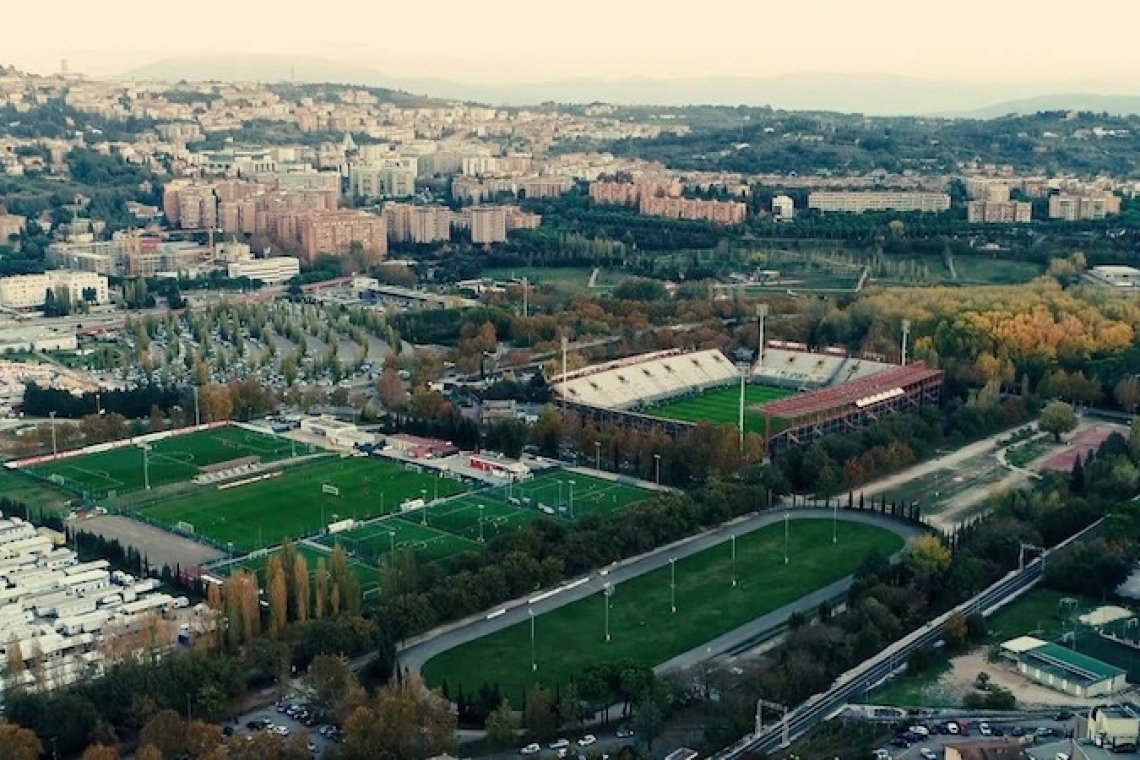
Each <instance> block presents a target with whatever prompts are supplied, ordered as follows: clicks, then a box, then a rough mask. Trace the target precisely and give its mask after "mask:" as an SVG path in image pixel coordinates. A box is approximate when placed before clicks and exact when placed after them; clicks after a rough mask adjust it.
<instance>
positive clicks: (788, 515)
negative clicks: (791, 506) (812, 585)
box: [784, 512, 792, 565]
mask: <svg viewBox="0 0 1140 760" xmlns="http://www.w3.org/2000/svg"><path fill="white" fill-rule="evenodd" d="M791 517H792V514H791V513H790V512H785V513H784V564H785V565H786V564H788V524H789V522H790V521H791Z"/></svg>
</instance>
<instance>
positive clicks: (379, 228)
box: [295, 211, 388, 261]
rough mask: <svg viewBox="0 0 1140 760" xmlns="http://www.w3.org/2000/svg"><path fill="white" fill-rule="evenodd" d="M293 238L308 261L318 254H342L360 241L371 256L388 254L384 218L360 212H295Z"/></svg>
mask: <svg viewBox="0 0 1140 760" xmlns="http://www.w3.org/2000/svg"><path fill="white" fill-rule="evenodd" d="M295 217H296V219H295V223H296V227H295V229H296V239H297V242H299V243H300V244H301V249H302V250H303V251H304V253H305V256H306V257H307V258H308V259H309V260H310V261H311V260H313V259H314V258H315V257H317V256H319V255H321V254H333V255H338V256H343V255H345V254H347V253H348V252H349V250H350V248H351V247H352V244H353V243H359V244H360V245H361V246H363V248H364V252H365V253H367V254H369V255H370V256H381V257H382V256H384V255H386V254H387V253H388V231H387V226H386V225H385V224H384V217H382V216H377V215H375V214H368V213H364V212H362V211H318V212H309V213H302V214H297V215H295Z"/></svg>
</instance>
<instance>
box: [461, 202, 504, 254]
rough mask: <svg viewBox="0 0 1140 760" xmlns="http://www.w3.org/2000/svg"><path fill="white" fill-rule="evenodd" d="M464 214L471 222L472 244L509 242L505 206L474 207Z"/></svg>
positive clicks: (465, 210) (464, 211)
mask: <svg viewBox="0 0 1140 760" xmlns="http://www.w3.org/2000/svg"><path fill="white" fill-rule="evenodd" d="M463 213H464V216H466V217H467V218H468V219H469V220H470V221H469V224H470V227H471V242H472V243H474V244H475V245H491V244H492V243H505V242H506V241H507V212H506V209H505V208H504V207H503V206H473V207H472V208H468V209H464V210H463Z"/></svg>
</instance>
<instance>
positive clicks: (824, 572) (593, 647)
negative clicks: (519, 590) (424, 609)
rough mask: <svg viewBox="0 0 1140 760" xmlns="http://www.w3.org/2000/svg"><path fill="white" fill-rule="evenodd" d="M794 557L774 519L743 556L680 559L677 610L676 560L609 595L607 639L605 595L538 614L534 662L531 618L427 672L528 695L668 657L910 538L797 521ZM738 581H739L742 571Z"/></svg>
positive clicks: (454, 683) (719, 552)
mask: <svg viewBox="0 0 1140 760" xmlns="http://www.w3.org/2000/svg"><path fill="white" fill-rule="evenodd" d="M789 527H790V530H789V533H788V555H789V557H790V562H789V564H784V526H783V524H781V523H777V524H775V525H770V526H767V527H765V528H762V529H760V530H758V531H755V532H753V533H749V534H747V535H744V536H740V537H738V538H737V539H736V561H735V563H734V562H733V561H732V554H731V548H730V544H729V543H727V542H726V543H723V544H720V545H718V546H715V547H713V548H711V549H707V550H705V551H703V552H700V553H699V554H695V555H692V556H690V557H686V558H684V559H680V560H678V561H677V563H676V604H677V611H676V612H675V613H674V612H672V611H671V592H670V568H669V566H668V565H666V566H665V567H662V568H659V569H657V570H654V571H653V572H650V573H647V574H645V575H642V576H640V577H638V578H635V579H633V580H630V581H626V582H625V583H622V584H619V585H618V586H617V587H616V588H615V590H614V594H613V596H612V597H611V599H610V615H609V625H610V635H611V640H610V642H608V643H607V642H606V640H605V597H603V596H602V595H600V594H599V595H596V596H593V597H590V598H587V599H583V600H581V601H578V602H575V603H573V604H568V605H566V606H564V607H560V608H558V609H556V610H553V611H551V612H548V613H546V614H543V615H540V616H539V617H537V618H536V619H535V639H534V641H535V664H537V666H538V668H537V673H535V672H534V671H532V663H531V640H530V624H529V623H521V624H519V625H515V626H513V627H511V628H507V629H505V630H502V631H499V632H497V633H493V634H491V635H489V636H485V637H483V638H481V639H477V640H476V641H473V642H470V643H468V644H464V645H462V646H459V647H456V648H455V649H451V650H449V651H447V652H444V653H443V654H440V655H439V656H437V657H434V658H432V659H431V660H429V661H428V662H427V663H426V664H425V665H424V668H423V673H424V677H425V679H426V680H427V682H428V683H429V684H431V685H432V686H438V685H440V684H441V683H442V682H443V681H447V683H448V687H449V688H450V689H451V690H452V693H456V690H457V689H458V688H459V687H462V688H463V690H464V691H465V692H466V693H472V692H474V691H476V690H477V689H478V688H479V687H480V686H481V685H482V684H484V683H494V684H498V685H499V687H500V688H501V689H502V690H503V693H505V694H521V693H522V692H523V690H525V689H526V688H527V687H529V686H531V685H533V684H534V683H535V682H536V681H541V682H542V683H544V684H546V685H547V686H550V687H553V686H555V685H558V684H564V683H565V682H566V681H568V680H569V679H571V678H574V677H576V676H578V675H579V674H580V673H581V672H582V670H583V669H584V668H585V667H586V666H587V665H590V664H594V663H600V662H617V661H620V660H632V661H634V662H637V663H640V664H643V665H646V666H655V665H659V664H661V663H663V662H665V661H667V660H669V659H671V658H673V657H675V656H677V655H680V654H682V653H684V652H687V651H689V650H691V649H695V648H696V647H699V646H701V645H702V644H704V643H705V642H708V641H711V640H712V639H714V638H716V637H717V636H720V635H722V634H724V633H727V632H729V631H731V630H733V629H735V628H738V627H740V626H742V625H744V624H745V623H748V622H750V621H752V620H754V619H755V618H757V617H759V616H761V615H764V614H766V613H768V612H772V611H774V610H776V609H779V608H781V607H783V606H785V605H788V604H791V603H792V602H794V601H796V600H797V599H800V598H801V597H803V596H805V595H806V594H809V593H811V592H812V591H815V590H816V589H819V588H822V587H824V586H827V585H829V584H831V583H834V582H836V581H838V580H841V579H842V578H844V577H846V576H848V575H850V574H851V573H853V572H855V570H856V569H857V568H858V566H859V564H860V563H861V562H862V561H863V559H864V557H866V556H867V554H868V552H871V551H873V550H877V551H879V552H881V553H882V554H884V555H890V554H893V553H894V552H896V551H898V550H899V549H901V548H902V545H903V540H902V538H900V537H899V536H898V535H897V534H895V533H892V532H891V531H889V530H885V529H882V528H877V527H874V526H870V525H866V524H863V523H855V522H843V521H841V522H840V523H839V524H838V538H839V540H838V543H836V544H832V541H831V539H832V521H831V520H828V519H809V520H792V521H791V522H790V523H789ZM734 575H735V577H736V578H737V585H736V586H735V587H734V586H733V585H732V579H733V577H734Z"/></svg>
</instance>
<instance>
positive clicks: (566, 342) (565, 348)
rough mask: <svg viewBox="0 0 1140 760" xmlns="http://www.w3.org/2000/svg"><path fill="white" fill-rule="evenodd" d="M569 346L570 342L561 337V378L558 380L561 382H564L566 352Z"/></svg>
mask: <svg viewBox="0 0 1140 760" xmlns="http://www.w3.org/2000/svg"><path fill="white" fill-rule="evenodd" d="M569 345H570V341H569V340H567V338H566V336H565V335H563V336H562V377H561V378H559V379H560V380H561V381H562V382H566V350H567V348H568V347H569Z"/></svg>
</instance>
